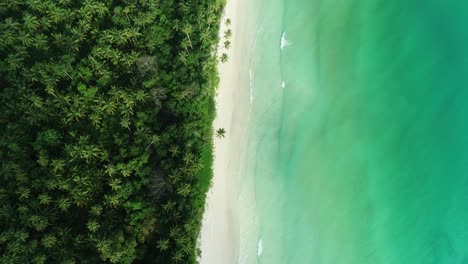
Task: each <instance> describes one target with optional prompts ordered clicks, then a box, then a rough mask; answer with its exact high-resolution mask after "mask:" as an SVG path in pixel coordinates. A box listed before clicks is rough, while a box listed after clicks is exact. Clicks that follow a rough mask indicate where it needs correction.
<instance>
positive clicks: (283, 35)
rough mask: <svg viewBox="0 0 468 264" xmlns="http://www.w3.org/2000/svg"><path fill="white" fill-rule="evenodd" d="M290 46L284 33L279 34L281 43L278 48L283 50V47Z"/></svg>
mask: <svg viewBox="0 0 468 264" xmlns="http://www.w3.org/2000/svg"><path fill="white" fill-rule="evenodd" d="M289 45H291V43H290V42H289V41H288V40H287V39H286V32H283V34H281V43H280V48H281V50H283V49H284V48H285V47H287V46H289Z"/></svg>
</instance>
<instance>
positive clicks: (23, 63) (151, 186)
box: [0, 0, 224, 264]
mask: <svg viewBox="0 0 468 264" xmlns="http://www.w3.org/2000/svg"><path fill="white" fill-rule="evenodd" d="M223 6H224V3H223V0H177V1H176V0H164V1H157V0H100V1H97V0H86V1H76V0H41V1H38V0H28V1H19V0H8V1H2V2H0V39H1V41H0V89H1V90H0V91H1V92H0V160H1V163H0V201H1V203H0V263H64V264H66V263H195V262H196V258H197V254H198V252H197V251H198V250H197V249H196V241H197V237H198V234H199V230H200V221H201V216H202V213H203V209H204V201H205V193H206V191H207V190H208V188H209V184H210V180H211V176H212V169H211V165H212V161H213V156H212V138H213V130H212V126H211V124H212V120H213V118H214V111H215V110H214V109H215V107H214V99H213V98H214V94H215V87H216V85H217V82H218V77H217V72H216V64H217V54H216V53H217V43H218V41H219V40H218V38H219V37H218V32H219V23H220V17H221V12H222V8H223Z"/></svg>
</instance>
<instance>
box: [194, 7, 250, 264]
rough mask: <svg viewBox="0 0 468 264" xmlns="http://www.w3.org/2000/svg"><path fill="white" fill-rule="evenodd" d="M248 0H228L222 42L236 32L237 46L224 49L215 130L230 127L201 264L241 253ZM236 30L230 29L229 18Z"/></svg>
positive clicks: (220, 147)
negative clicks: (245, 15)
mask: <svg viewBox="0 0 468 264" xmlns="http://www.w3.org/2000/svg"><path fill="white" fill-rule="evenodd" d="M242 2H243V1H242V0H228V1H227V4H226V7H225V10H224V14H223V19H222V21H221V27H220V38H221V40H220V43H222V42H223V41H224V40H223V35H224V32H225V31H226V30H227V29H231V30H232V32H233V34H232V37H231V38H230V42H231V47H230V49H228V50H225V49H224V48H221V47H220V51H219V55H221V54H222V53H224V52H225V53H227V54H228V56H229V60H228V62H226V63H219V65H218V70H219V77H220V82H219V87H218V89H217V95H216V112H217V113H216V118H215V120H214V122H213V129H214V130H216V129H219V128H224V129H225V130H226V137H225V138H217V137H215V138H214V164H213V180H212V186H211V188H210V190H209V191H208V193H207V198H206V203H205V212H204V215H203V220H202V228H201V233H200V237H199V243H200V250H201V256H200V259H199V262H200V263H201V264H218V263H237V255H238V254H239V217H238V215H239V214H238V203H237V200H238V196H239V184H240V176H241V175H240V171H241V167H242V165H241V164H242V162H243V161H244V160H245V149H246V144H247V139H246V137H247V129H248V122H249V120H248V116H249V111H250V105H249V96H250V95H249V89H248V87H249V79H248V78H249V76H248V63H249V61H248V60H249V58H248V56H245V55H246V54H248V53H246V52H248V47H247V45H246V44H247V41H246V38H247V36H246V34H245V32H244V29H245V19H244V20H243V19H242V18H241V17H240V16H241V12H239V11H242V8H241V7H242V4H243V3H242ZM227 18H229V19H231V21H232V22H231V25H226V24H225V21H226V19H227Z"/></svg>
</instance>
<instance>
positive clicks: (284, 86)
mask: <svg viewBox="0 0 468 264" xmlns="http://www.w3.org/2000/svg"><path fill="white" fill-rule="evenodd" d="M281 88H283V89H284V88H286V83H285V82H284V81H282V82H281Z"/></svg>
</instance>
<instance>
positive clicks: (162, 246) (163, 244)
mask: <svg viewBox="0 0 468 264" xmlns="http://www.w3.org/2000/svg"><path fill="white" fill-rule="evenodd" d="M158 248H159V250H161V251H166V250H167V249H169V240H168V239H161V240H159V241H158Z"/></svg>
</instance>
